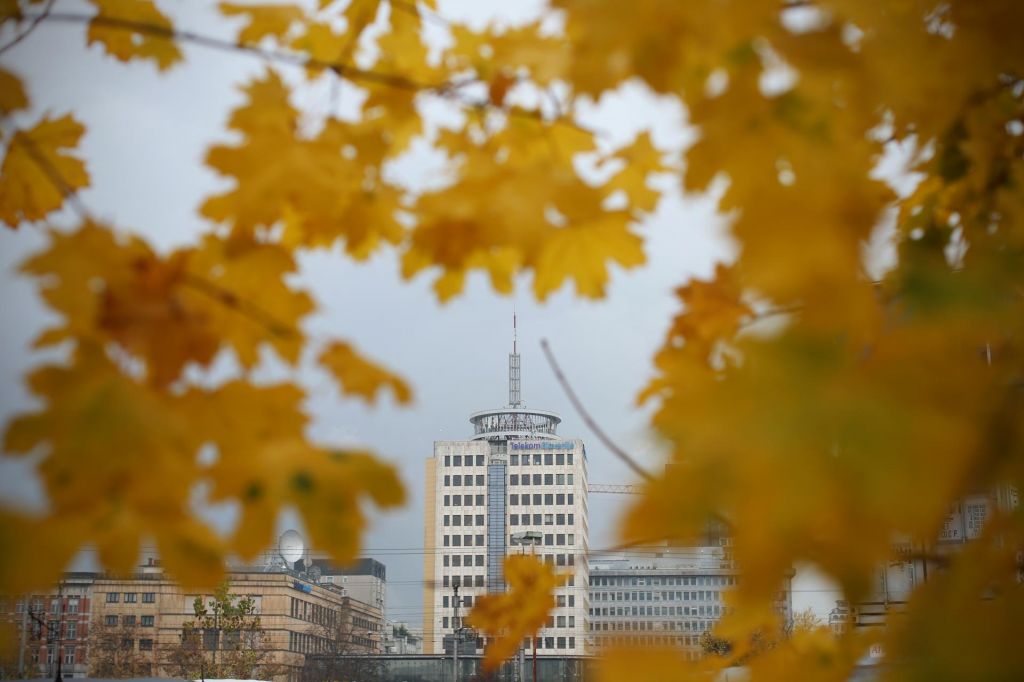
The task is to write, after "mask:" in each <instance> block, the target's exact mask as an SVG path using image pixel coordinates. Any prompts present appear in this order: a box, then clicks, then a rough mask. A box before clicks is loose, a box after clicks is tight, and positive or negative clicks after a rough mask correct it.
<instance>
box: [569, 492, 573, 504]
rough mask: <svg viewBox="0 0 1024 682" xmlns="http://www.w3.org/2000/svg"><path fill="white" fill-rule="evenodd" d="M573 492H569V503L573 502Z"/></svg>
mask: <svg viewBox="0 0 1024 682" xmlns="http://www.w3.org/2000/svg"><path fill="white" fill-rule="evenodd" d="M572 503H573V502H572V493H569V504H572Z"/></svg>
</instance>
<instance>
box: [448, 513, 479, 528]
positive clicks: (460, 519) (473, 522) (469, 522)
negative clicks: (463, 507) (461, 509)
mask: <svg viewBox="0 0 1024 682" xmlns="http://www.w3.org/2000/svg"><path fill="white" fill-rule="evenodd" d="M444 525H446V526H482V525H484V515H483V514H476V515H475V516H474V515H473V514H462V515H461V516H460V515H459V514H455V515H454V516H448V514H445V515H444Z"/></svg>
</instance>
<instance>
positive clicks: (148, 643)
mask: <svg viewBox="0 0 1024 682" xmlns="http://www.w3.org/2000/svg"><path fill="white" fill-rule="evenodd" d="M152 650H153V640H151V639H140V640H139V651H152Z"/></svg>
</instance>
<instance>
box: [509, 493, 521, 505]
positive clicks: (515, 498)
mask: <svg viewBox="0 0 1024 682" xmlns="http://www.w3.org/2000/svg"><path fill="white" fill-rule="evenodd" d="M508 503H509V504H511V505H517V504H519V495H511V496H509V501H508Z"/></svg>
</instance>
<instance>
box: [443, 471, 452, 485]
mask: <svg viewBox="0 0 1024 682" xmlns="http://www.w3.org/2000/svg"><path fill="white" fill-rule="evenodd" d="M444 484H445V485H451V484H452V477H451V476H449V475H448V474H445V475H444Z"/></svg>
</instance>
